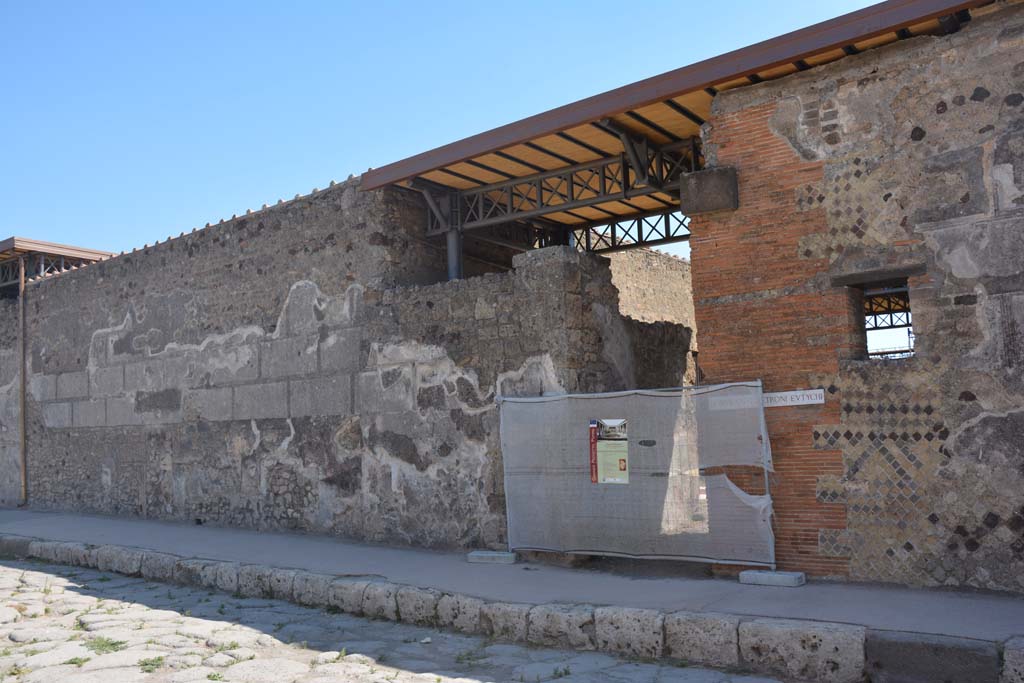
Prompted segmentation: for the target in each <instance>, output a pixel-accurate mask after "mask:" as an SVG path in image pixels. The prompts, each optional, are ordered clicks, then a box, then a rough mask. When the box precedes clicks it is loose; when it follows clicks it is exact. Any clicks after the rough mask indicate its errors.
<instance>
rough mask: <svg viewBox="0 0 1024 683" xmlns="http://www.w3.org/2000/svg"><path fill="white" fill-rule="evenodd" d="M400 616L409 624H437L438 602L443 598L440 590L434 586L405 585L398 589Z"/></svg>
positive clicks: (397, 597)
mask: <svg viewBox="0 0 1024 683" xmlns="http://www.w3.org/2000/svg"><path fill="white" fill-rule="evenodd" d="M395 599H396V601H397V603H398V618H399V619H400V620H401V621H404V622H405V623H407V624H417V625H419V626H435V625H437V603H438V601H439V600H440V599H441V593H440V591H436V590H433V589H432V588H416V587H415V586H403V587H402V588H399V589H398V594H397V596H396V598H395Z"/></svg>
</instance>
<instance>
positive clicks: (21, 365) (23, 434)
mask: <svg viewBox="0 0 1024 683" xmlns="http://www.w3.org/2000/svg"><path fill="white" fill-rule="evenodd" d="M26 342H27V340H26V339H25V256H24V255H22V256H20V257H18V384H19V387H18V408H19V410H20V411H21V415H20V416H19V418H18V423H19V427H20V429H19V432H20V435H19V437H20V438H19V444H18V445H19V455H20V456H21V503H20V504H19V506H20V507H23V506H25V505H28V441H27V437H28V420H27V417H26V415H25V392H26V389H27V386H28V378H27V377H26V367H25V365H26V360H27V359H28V351H27V343H26Z"/></svg>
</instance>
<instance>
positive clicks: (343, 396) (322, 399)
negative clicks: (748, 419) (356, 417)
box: [289, 375, 352, 417]
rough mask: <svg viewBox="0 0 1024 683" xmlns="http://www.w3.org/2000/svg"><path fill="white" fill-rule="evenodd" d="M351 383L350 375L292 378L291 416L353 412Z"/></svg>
mask: <svg viewBox="0 0 1024 683" xmlns="http://www.w3.org/2000/svg"><path fill="white" fill-rule="evenodd" d="M350 383H351V379H350V378H349V376H348V375H334V376H333V377H314V378H312V379H293V380H291V382H290V383H289V390H290V392H291V396H290V398H289V407H290V409H291V416H292V417H307V416H309V415H349V414H351V412H352V406H351V403H352V393H351V384H350Z"/></svg>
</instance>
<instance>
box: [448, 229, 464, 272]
mask: <svg viewBox="0 0 1024 683" xmlns="http://www.w3.org/2000/svg"><path fill="white" fill-rule="evenodd" d="M445 237H446V238H447V247H448V249H447V251H448V279H449V280H461V279H462V233H461V232H460V231H459V229H458V228H448V232H447V233H445Z"/></svg>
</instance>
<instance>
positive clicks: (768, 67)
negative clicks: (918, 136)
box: [362, 0, 991, 228]
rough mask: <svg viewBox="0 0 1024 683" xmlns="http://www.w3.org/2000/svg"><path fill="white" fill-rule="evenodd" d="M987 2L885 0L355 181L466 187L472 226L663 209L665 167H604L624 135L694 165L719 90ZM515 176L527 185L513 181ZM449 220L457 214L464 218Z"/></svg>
mask: <svg viewBox="0 0 1024 683" xmlns="http://www.w3.org/2000/svg"><path fill="white" fill-rule="evenodd" d="M990 2H991V0H973V1H966V2H965V1H963V0H888V1H887V2H882V3H880V4H877V5H873V6H871V7H868V8H865V9H862V10H859V11H856V12H851V13H849V14H845V15H843V16H840V17H837V18H835V19H830V20H828V21H825V22H822V23H819V24H815V25H813V26H810V27H807V28H804V29H800V30H798V31H794V32H792V33H787V34H785V35H783V36H779V37H777V38H773V39H771V40H767V41H764V42H761V43H757V44H755V45H751V46H749V47H745V48H742V49H739V50H735V51H733V52H729V53H726V54H724V55H720V56H718V57H713V58H711V59H707V60H704V61H702V62H698V63H696V64H692V65H690V66H686V67H683V68H680V69H676V70H674V71H670V72H668V73H664V74H662V75H660V76H654V77H652V78H648V79H646V80H642V81H638V82H636V83H633V84H631V85H626V86H623V87H621V88H617V89H615V90H611V91H608V92H606V93H603V94H600V95H595V96H593V97H589V98H586V99H583V100H580V101H578V102H574V103H572V104H568V105H565V106H562V107H558V108H556V109H552V110H550V111H547V112H544V113H541V114H537V115H535V116H531V117H529V118H526V119H523V120H521V121H517V122H515V123H510V124H507V125H505V126H501V127H499V128H495V129H493V130H490V131H487V132H485V133H480V134H478V135H473V136H471V137H468V138H465V139H463V140H459V141H457V142H453V143H451V144H448V145H444V146H442V147H438V148H437V149H434V150H431V151H428V152H423V153H422V154H417V155H416V156H413V157H409V158H408V159H404V160H402V161H397V162H394V163H392V164H388V165H387V166H384V167H382V168H378V169H371V170H369V171H367V172H366V173H364V174H363V177H362V187H363V189H367V190H371V189H376V188H380V187H383V186H386V185H391V184H396V183H401V184H406V185H411V184H412V183H414V182H417V183H418V184H419V187H420V188H421V189H422V188H423V187H429V188H434V189H435V190H436V189H441V190H451V191H457V192H459V193H460V196H461V195H462V194H467V193H468V194H469V195H470V200H469V201H466V202H462V203H460V211H461V212H462V213H463V214H465V213H466V212H467V211H469V212H475V213H474V215H473V217H472V219H471V224H472V225H471V227H485V226H486V225H493V224H498V223H499V222H501V220H502V218H503V217H502V215H495V213H494V212H495V209H496V207H500V206H501V205H504V204H507V205H508V206H509V207H511V206H512V205H513V204H514V203H515V202H517V201H518V202H525V203H526V204H528V205H529V207H528V211H527V212H526V213H525V214H524V213H523V212H522V211H521V210H519V211H518V212H515V211H513V210H512V209H509V211H508V212H507V213H506V214H505V216H504V220H506V221H507V220H520V219H522V218H525V219H535V218H539V217H540V216H542V217H543V218H542V220H543V221H544V222H545V224H546V225H548V226H563V227H572V228H580V227H585V226H588V225H597V224H600V223H601V222H605V223H607V222H610V221H617V220H619V219H625V218H629V217H637V216H641V215H645V214H646V215H653V214H657V213H659V212H660V213H664V212H666V211H672V210H674V207H678V201H679V200H678V193H677V192H676V193H673V191H671V189H670V186H669V181H674V178H675V177H674V176H671V174H669V173H666V174H665V176H664V177H662V178H660V180H663V181H665V182H664V184H662V183H658V182H653V183H652V184H651V185H650V186H646V187H645V184H644V183H643V182H640V183H637V182H635V181H636V178H635V177H632V178H631V176H630V172H629V171H622V172H619V171H618V170H617V168H616V167H615V164H616V163H617V162H621V163H622V164H623V165H631V166H633V168H636V164H627V163H626V162H627V161H629V159H628V157H629V155H630V153H631V150H630V149H629V147H630V146H631V143H630V142H629V141H630V140H633V141H636V142H637V143H638V144H641V143H642V144H643V145H644V147H643V151H644V153H647V151H648V150H649V149H653V150H665V151H666V152H667V153H669V154H668V156H669V157H671V159H670V161H672V163H676V164H679V163H682V162H685V164H686V165H687V166H689V167H691V168H693V167H696V166H698V165H699V163H698V164H694V163H693V160H692V159H691V156H694V155H696V156H698V158H699V151H698V148H697V147H696V146H694V145H692V144H691V142H690V141H691V139H695V138H697V137H699V134H700V126H701V124H702V123H703V122H704V121H705V119H707V118H708V117H709V116H710V111H711V102H712V99H713V98H714V96H715V94H717V93H718V92H720V91H722V90H729V89H732V88H737V87H742V86H744V85H750V84H752V83H759V82H761V81H766V80H771V79H775V78H781V77H783V76H787V75H789V74H792V73H795V72H797V71H803V70H806V69H809V68H811V67H814V66H818V65H821V64H826V63H828V62H832V61H835V60H838V59H842V58H843V57H845V56H847V55H851V54H856V53H858V52H862V51H864V50H869V49H872V48H875V47H879V46H882V45H886V44H889V43H892V42H895V41H897V40H900V39H904V38H909V37H912V36H918V35H924V34H932V35H935V34H945V33H952V32H954V31H956V30H958V29H959V27H960V25H961V24H962V23H963V22H965V21H969V20H970V18H971V15H970V9H971V8H974V7H978V6H980V5H985V4H990ZM634 154H635V152H634ZM651 154H652V155H653V154H654V153H653V152H652V153H651ZM633 158H634V159H635V158H636V157H635V156H634V157H633ZM673 160H674V161H673ZM651 163H652V168H653V167H654V166H653V164H659V163H662V161H661V160H654V158H653V156H652V161H651ZM643 165H644V164H643V162H641V163H640V166H643ZM580 166H582V167H584V168H583V170H584V171H585V172H586V173H588V174H590V175H588V176H587V177H586V178H585V181H586V183H587V187H591V188H596V187H597V184H598V182H600V184H601V191H600V192H598V191H597V190H595V191H594V192H593V194H592V195H591V196H589V198H582V199H577V195H574V194H573V193H572V192H573V189H574V188H573V184H574V182H575V183H577V184H578V183H579V182H580V177H581V176H580V175H579V172H578V171H574V172H573V173H567V171H568V170H570V169H572V168H574V167H580ZM609 168H610V169H611V173H610V175H609V173H608V170H609ZM616 173H619V179H620V180H621V179H622V178H623V177H624V178H625V182H624V183H623V184H621V185H616V184H614V182H613V184H612V188H611V190H610V191H608V192H605V182H606V179H603V178H604V176H605V175H609V177H610V176H611V175H615V174H616ZM545 174H548V175H547V176H545ZM555 176H557V178H555ZM590 178H595V180H590ZM526 180H528V181H529V183H532V185H530V186H529V187H528V184H527V182H522V181H526ZM555 180H557V181H558V182H557V183H556V182H554V181H555ZM566 181H568V187H569V190H568V193H566V191H565V190H564V187H565V185H564V183H565V182H566ZM609 182H612V181H609ZM545 183H546V184H545ZM531 187H532V188H533V189H530V188H531ZM637 187H641V188H642V191H640V192H637V189H636V188H637ZM673 187H674V186H673ZM524 188H525V189H524ZM559 188H563V189H559ZM576 189H578V187H577V188H576ZM584 189H585V190H586V189H587V188H586V187H585V188H584ZM546 193H550V194H552V195H553V199H552V201H544V198H545V196H546ZM616 193H617V196H615V195H616ZM538 196H539V197H540V198H541V199H540V201H538ZM474 197H475V198H477V199H473V198H474ZM605 198H607V199H608V201H604V199H605ZM428 200H429V198H428ZM477 200H478V204H479V205H478V206H476V207H475V208H474V204H473V201H477ZM531 202H532V203H531ZM431 208H432V210H433V213H434V214H435V216H436V217H437V219H438V222H440V220H441V219H442V218H448V216H447V215H443V214H444V211H443V210H441V211H438V210H437V207H433V206H432V207H431ZM498 210H499V212H500V211H503V210H504V209H501V208H499V209H498ZM458 220H460V221H463V222H464V221H465V217H464V216H462V217H460V218H459V219H458Z"/></svg>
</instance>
